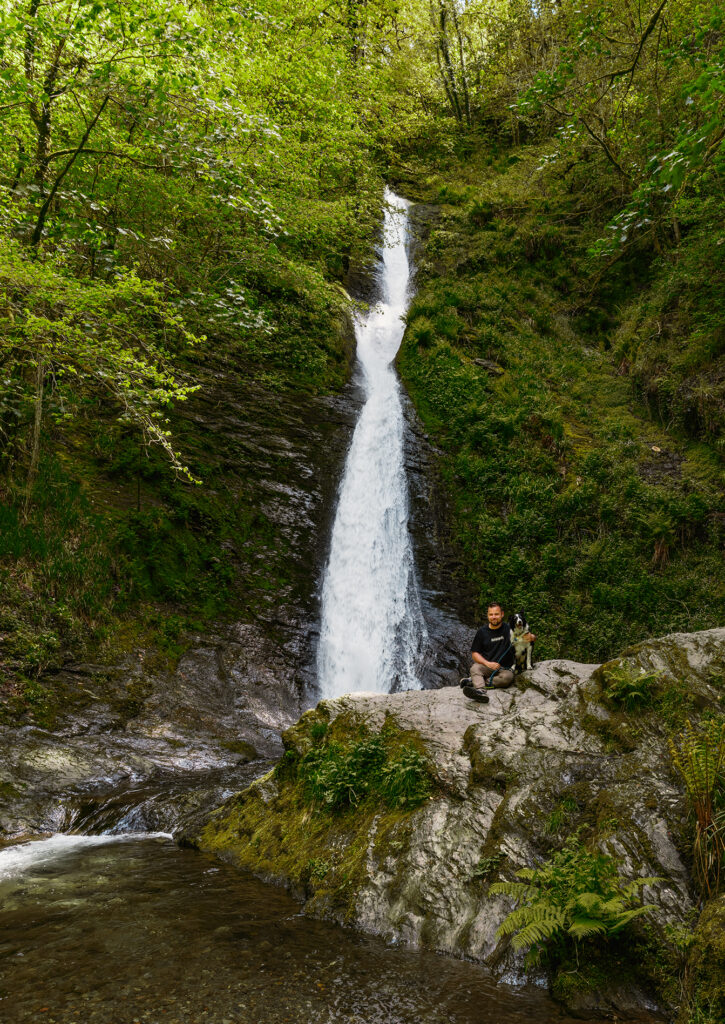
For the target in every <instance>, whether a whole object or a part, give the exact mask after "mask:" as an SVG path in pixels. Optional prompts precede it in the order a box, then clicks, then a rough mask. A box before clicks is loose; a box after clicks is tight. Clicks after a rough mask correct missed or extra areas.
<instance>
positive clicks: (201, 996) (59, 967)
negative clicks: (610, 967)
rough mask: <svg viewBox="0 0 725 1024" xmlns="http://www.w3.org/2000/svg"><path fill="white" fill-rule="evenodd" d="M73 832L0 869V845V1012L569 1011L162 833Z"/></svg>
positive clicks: (343, 1022) (421, 1017)
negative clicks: (329, 915) (327, 918)
mask: <svg viewBox="0 0 725 1024" xmlns="http://www.w3.org/2000/svg"><path fill="white" fill-rule="evenodd" d="M51 842H52V841H51ZM79 842H80V845H78V846H76V847H73V846H72V845H71V844H69V845H68V847H67V848H65V849H63V850H62V851H61V852H58V851H56V852H54V853H53V855H52V856H48V857H47V858H46V859H42V858H38V859H35V860H33V861H31V862H29V863H27V864H26V865H25V866H24V867H23V868H22V870H18V869H17V868H14V869H13V870H12V871H7V872H6V873H5V877H3V873H2V856H1V855H0V1020H1V1021H2V1022H3V1024H15V1022H29V1021H33V1022H34V1024H38V1022H45V1024H133V1022H139V1024H157V1022H164V1024H181V1022H184V1024H192V1022H193V1024H197V1022H199V1024H201V1022H203V1024H210V1022H211V1024H257V1022H259V1024H286V1022H295V1024H308V1022H309V1024H311V1022H313V1021H314V1022H321V1024H413V1022H415V1024H474V1022H475V1024H533V1022H536V1024H553V1022H555V1021H556V1022H558V1024H566V1022H567V1021H568V1018H567V1017H565V1016H563V1015H562V1014H561V1013H560V1012H559V1011H558V1010H557V1008H556V1007H555V1006H554V1005H553V1004H552V1003H551V1001H550V1000H549V999H548V997H547V996H546V994H545V992H543V991H541V990H539V989H525V990H516V989H513V988H509V987H507V986H501V985H496V984H495V982H494V981H493V980H492V978H491V977H490V975H489V974H488V972H487V970H486V969H485V968H483V967H481V966H479V965H476V964H471V963H465V962H461V961H456V960H452V959H450V958H446V957H442V956H436V955H435V954H434V953H428V952H420V951H413V950H409V949H404V948H391V947H389V946H386V945H385V944H384V943H383V942H381V941H379V940H376V939H373V938H370V937H366V936H363V935H359V934H357V933H355V932H353V931H349V930H347V929H342V928H339V927H336V926H335V925H331V924H329V923H326V922H321V921H314V920H310V919H308V918H304V917H302V916H301V915H300V913H299V906H298V905H297V904H296V903H295V902H294V901H293V900H292V899H291V898H290V897H289V896H288V894H287V893H285V892H284V891H282V890H279V889H275V888H273V887H270V886H266V885H263V884H262V883H261V882H258V881H257V880H256V879H253V878H251V877H249V876H247V875H243V874H241V873H239V872H237V871H236V870H235V869H234V868H232V867H230V866H228V865H225V864H220V863H219V862H217V861H214V860H212V859H210V858H208V857H206V856H205V855H203V854H200V853H197V852H196V851H192V850H182V849H179V848H178V847H177V846H175V845H174V843H173V842H172V841H170V840H167V839H163V838H155V839H126V840H123V841H119V840H118V839H111V837H107V840H106V841H104V840H103V839H102V838H101V837H93V838H91V837H88V839H87V840H86V841H85V842H83V841H82V840H79ZM18 850H19V848H18V847H14V848H13V851H12V855H13V856H14V857H15V859H17V855H18ZM2 853H5V854H10V853H11V851H9V850H5V851H2ZM8 860H10V858H8Z"/></svg>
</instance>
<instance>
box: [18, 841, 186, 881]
mask: <svg viewBox="0 0 725 1024" xmlns="http://www.w3.org/2000/svg"><path fill="white" fill-rule="evenodd" d="M172 838H173V836H171V835H169V833H167V832H129V833H126V834H125V835H115V836H114V835H102V836H68V835H62V834H58V835H55V836H50V838H49V839H35V840H32V841H31V842H28V843H19V844H18V845H17V846H6V847H5V849H3V850H0V880H3V879H8V878H16V877H17V876H18V875H22V874H23V872H24V871H28V870H31V869H33V868H36V867H40V866H41V865H43V864H48V863H50V862H51V861H55V860H58V859H60V858H61V857H66V856H68V854H71V853H76V851H78V850H82V849H88V848H89V847H91V846H103V845H105V844H107V843H118V842H123V841H124V840H130V839H132V840H135V841H136V840H139V839H172Z"/></svg>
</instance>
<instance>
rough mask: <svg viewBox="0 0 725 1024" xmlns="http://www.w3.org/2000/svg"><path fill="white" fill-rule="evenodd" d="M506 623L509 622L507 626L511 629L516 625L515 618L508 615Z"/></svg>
mask: <svg viewBox="0 0 725 1024" xmlns="http://www.w3.org/2000/svg"><path fill="white" fill-rule="evenodd" d="M508 621H509V626H510V627H511V629H513V628H514V626H515V625H516V616H515V615H509V620H508Z"/></svg>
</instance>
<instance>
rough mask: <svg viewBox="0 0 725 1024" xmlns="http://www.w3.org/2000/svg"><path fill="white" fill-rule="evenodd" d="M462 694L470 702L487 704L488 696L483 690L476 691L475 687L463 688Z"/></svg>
mask: <svg viewBox="0 0 725 1024" xmlns="http://www.w3.org/2000/svg"><path fill="white" fill-rule="evenodd" d="M463 692H464V693H465V695H466V697H470V699H471V700H477V701H478V702H479V704H488V694H487V693H484V692H483V690H477V689H476V687H475V686H464V687H463Z"/></svg>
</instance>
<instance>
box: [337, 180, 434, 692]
mask: <svg viewBox="0 0 725 1024" xmlns="http://www.w3.org/2000/svg"><path fill="white" fill-rule="evenodd" d="M385 198H386V203H387V206H386V212H385V225H384V241H383V249H382V265H381V267H380V270H379V275H378V288H379V293H380V296H381V299H380V301H379V302H378V303H377V305H375V306H374V307H373V308H371V309H370V311H369V313H368V314H367V315H366V316H364V317H359V318H358V320H357V322H356V325H355V336H356V340H357V358H358V361H359V363H360V367H361V369H362V374H363V385H364V393H365V403H364V405H363V407H362V410H361V412H360V418H359V420H358V422H357V425H356V427H355V432H354V434H353V437H352V442H351V444H350V450H349V452H348V455H347V461H346V464H345V470H344V473H343V477H342V482H341V485H340V492H339V498H338V506H337V512H336V515H335V522H334V525H333V529H332V541H331V545H330V556H329V560H328V563H327V568H326V571H325V576H324V583H323V588H322V623H321V628H320V644H319V649H318V658H317V669H318V683H319V689H320V695H321V696H322V697H335V696H339V695H340V694H343V693H351V692H354V691H360V690H373V691H378V692H381V693H388V692H391V691H392V690H409V689H420V686H421V684H420V681H419V679H418V674H417V665H418V663H419V660H420V658H421V657H422V654H423V652H424V650H425V644H426V640H427V630H426V626H425V622H424V619H423V615H422V611H421V604H420V596H419V593H418V584H417V580H416V576H415V567H414V563H413V551H412V547H411V541H410V535H409V533H408V488H407V481H406V477H405V467H404V464H403V431H404V425H405V424H404V418H403V408H402V401H401V395H400V384H399V382H398V378H397V375H396V372H395V368H394V367H393V365H392V364H393V360H394V359H395V355H396V353H397V351H398V348H399V347H400V342H401V340H402V337H403V331H404V329H405V325H404V323H403V320H402V317H403V316H404V314H405V312H406V310H407V308H408V302H409V295H408V284H409V278H410V270H409V266H408V257H407V252H406V239H407V229H408V204H407V203H406V201H405V200H403V199H400V198H399V197H398V196H396V195H394V194H393V193H392V192H390V191H388V190H386V195H385Z"/></svg>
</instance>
